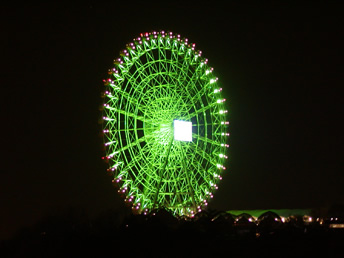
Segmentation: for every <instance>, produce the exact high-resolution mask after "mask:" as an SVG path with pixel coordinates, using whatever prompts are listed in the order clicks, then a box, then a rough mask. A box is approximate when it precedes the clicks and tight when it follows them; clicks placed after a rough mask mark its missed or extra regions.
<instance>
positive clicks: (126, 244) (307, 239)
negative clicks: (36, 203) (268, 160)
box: [1, 211, 344, 257]
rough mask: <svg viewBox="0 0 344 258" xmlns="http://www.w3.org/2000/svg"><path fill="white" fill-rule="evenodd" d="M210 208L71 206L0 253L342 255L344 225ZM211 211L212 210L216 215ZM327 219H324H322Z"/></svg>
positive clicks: (8, 243) (6, 244)
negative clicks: (147, 211)
mask: <svg viewBox="0 0 344 258" xmlns="http://www.w3.org/2000/svg"><path fill="white" fill-rule="evenodd" d="M211 217H213V216H210V214H206V215H204V214H203V215H202V216H200V217H198V218H197V220H195V221H186V220H177V219H175V218H173V217H172V216H170V215H169V214H168V213H166V212H164V211H162V212H158V213H157V214H156V215H155V216H138V215H132V216H127V217H126V218H124V219H122V222H120V223H119V221H120V220H121V218H120V216H119V214H118V213H116V212H110V211H109V212H108V213H106V214H102V216H100V217H98V218H97V219H95V220H89V219H87V217H86V216H85V215H84V214H76V213H75V211H74V213H73V211H71V212H70V213H68V214H65V215H64V217H63V216H51V217H46V218H45V219H44V220H42V221H40V222H39V223H38V224H36V225H35V227H33V228H30V229H26V230H22V231H21V232H20V233H19V234H17V235H16V237H14V238H13V239H11V240H8V241H4V242H2V243H1V253H2V254H3V255H4V256H2V257H82V256H87V257H124V256H125V257H222V256H225V257H315V256H317V257H344V253H343V252H342V246H343V245H342V243H343V237H344V229H338V230H331V229H330V228H329V227H328V226H326V225H319V224H318V223H312V224H305V223H303V222H302V220H297V219H295V218H294V220H290V221H289V222H286V223H278V222H274V220H271V218H270V220H269V218H267V219H265V220H263V219H262V220H260V221H259V223H258V224H255V223H251V222H249V221H248V220H247V219H245V218H244V217H241V218H240V219H238V220H233V218H232V217H228V216H227V217H225V216H219V217H218V218H217V219H215V220H213V221H212V220H211V219H210V218H211ZM215 217H216V216H215ZM325 224H326V223H325Z"/></svg>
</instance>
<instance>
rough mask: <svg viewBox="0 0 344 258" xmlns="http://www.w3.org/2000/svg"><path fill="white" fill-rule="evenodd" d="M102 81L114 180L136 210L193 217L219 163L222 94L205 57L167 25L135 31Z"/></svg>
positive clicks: (223, 138) (223, 140)
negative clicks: (166, 26) (149, 29)
mask: <svg viewBox="0 0 344 258" xmlns="http://www.w3.org/2000/svg"><path fill="white" fill-rule="evenodd" d="M108 74H109V77H108V79H106V80H104V84H105V92H104V104H103V117H102V119H103V135H104V145H105V148H106V151H105V152H106V156H104V157H103V159H105V160H106V161H108V163H109V168H108V171H109V172H110V173H111V174H112V175H113V183H114V184H116V185H117V186H118V189H119V190H118V191H119V192H120V193H121V194H122V195H123V196H124V198H125V202H127V203H129V204H131V205H132V209H133V211H135V212H136V213H140V214H142V213H143V214H147V213H148V212H150V211H152V210H154V209H159V208H165V209H168V210H170V211H171V212H172V213H173V214H174V215H175V216H189V217H193V216H194V215H195V214H196V213H197V212H200V211H201V210H202V209H203V208H205V207H206V206H207V205H208V201H209V199H210V198H213V192H214V191H215V190H216V189H217V188H218V183H219V181H220V180H221V179H222V173H223V171H224V170H225V169H226V168H225V166H224V164H225V159H226V158H227V156H226V150H227V147H228V144H227V137H228V136H229V133H228V132H227V128H228V124H229V122H228V121H226V113H227V110H226V109H225V105H224V102H225V99H224V98H223V97H222V93H221V91H222V88H220V87H219V86H218V78H217V77H216V76H215V75H214V74H213V68H211V67H210V66H209V65H208V59H206V58H203V57H202V52H201V51H197V50H195V44H190V43H189V42H188V39H186V38H181V37H180V35H178V34H174V33H172V32H164V31H159V32H156V31H154V32H150V33H141V35H140V36H139V37H137V38H135V39H134V40H133V41H132V42H131V43H129V44H127V45H126V48H125V49H124V50H123V51H121V52H120V57H119V58H118V59H115V61H114V67H113V68H111V69H110V70H109V72H108Z"/></svg>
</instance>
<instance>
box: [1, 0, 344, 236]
mask: <svg viewBox="0 0 344 258" xmlns="http://www.w3.org/2000/svg"><path fill="white" fill-rule="evenodd" d="M125 2H126V1H120V3H116V1H113V3H112V4H96V3H92V1H91V2H89V3H86V4H82V5H76V4H73V5H70V4H52V3H49V4H40V5H18V6H14V5H13V6H8V7H6V6H5V7H2V8H0V17H1V18H0V19H1V22H0V26H1V27H0V31H1V35H2V37H1V42H0V44H1V66H2V69H1V90H2V94H1V117H2V123H1V125H2V126H1V129H2V137H1V139H2V140H1V146H2V162H1V163H2V164H1V168H0V207H1V212H0V239H2V238H7V237H9V236H11V235H12V234H13V233H14V232H15V231H16V230H17V229H20V228H21V227H23V226H28V225H31V224H32V223H35V222H36V221H38V220H39V219H40V218H41V217H42V216H45V214H48V213H53V212H56V211H59V210H63V209H69V208H71V207H72V208H73V207H74V208H75V207H76V208H77V209H82V210H85V211H86V212H87V213H89V214H91V215H97V214H98V213H100V212H103V211H106V210H108V209H113V210H121V209H122V208H123V206H122V202H121V201H120V199H119V197H118V196H117V193H116V190H115V189H114V188H113V187H112V185H111V179H110V178H109V177H108V176H107V174H106V165H105V164H104V163H103V162H102V160H101V156H102V155H103V154H104V153H103V152H102V148H101V145H102V139H101V138H100V137H99V132H100V130H101V126H100V125H99V124H98V120H99V118H100V116H101V113H100V111H99V110H98V107H99V106H100V105H101V104H102V99H101V98H100V93H101V91H102V90H103V84H102V79H103V78H105V77H106V76H107V69H108V68H110V67H111V66H112V61H113V59H114V58H117V57H118V55H119V51H120V50H122V49H124V47H125V44H126V43H128V42H130V41H131V40H132V39H133V38H134V37H137V36H138V34H139V33H140V32H146V31H152V30H160V29H163V30H170V31H173V32H176V33H179V34H181V35H182V36H183V37H187V38H189V41H190V42H194V43H196V48H197V49H200V50H202V52H203V56H205V57H207V58H208V59H209V64H210V65H211V66H212V67H214V73H216V75H217V76H218V77H219V83H220V84H221V86H222V87H223V89H224V95H225V97H226V98H227V100H228V105H229V120H230V122H231V126H230V132H231V137H230V145H231V148H230V151H229V162H228V165H227V167H228V169H227V171H226V174H225V175H224V176H223V178H224V179H223V181H222V183H221V184H220V186H219V190H218V191H217V192H216V193H215V195H214V199H213V201H212V202H211V203H210V206H211V208H213V209H219V210H229V209H269V208H271V209H272V208H312V207H323V206H328V205H331V204H332V203H336V202H344V187H343V182H344V171H343V162H342V157H343V151H342V148H343V147H342V146H343V129H344V128H343V125H342V124H343V123H342V120H343V94H342V93H343V90H342V88H343V86H344V84H343V82H344V80H343V50H342V48H343V45H344V40H343V26H342V25H343V23H342V22H343V19H342V16H343V14H342V10H343V5H340V4H337V3H336V2H330V3H329V2H326V4H313V3H312V4H309V5H306V4H304V5H301V4H299V5H277V4H267V3H269V1H267V2H265V3H266V4H264V5H249V4H247V5H244V4H240V5H238V4H229V5H227V4H226V5H225V4H224V3H225V2H224V1H222V2H223V3H221V4H217V3H216V2H215V3H214V1H210V2H211V3H210V2H209V3H208V4H200V3H195V4H186V3H185V1H174V2H173V3H170V4H165V5H164V6H159V5H156V4H155V5H150V4H132V5H130V4H124V3H125ZM271 2H274V1H271ZM338 2H339V1H338ZM324 3H325V2H324Z"/></svg>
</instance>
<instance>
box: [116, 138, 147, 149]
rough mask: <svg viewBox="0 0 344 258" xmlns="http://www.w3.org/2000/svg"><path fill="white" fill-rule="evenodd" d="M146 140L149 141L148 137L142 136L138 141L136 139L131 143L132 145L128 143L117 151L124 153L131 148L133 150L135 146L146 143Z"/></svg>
mask: <svg viewBox="0 0 344 258" xmlns="http://www.w3.org/2000/svg"><path fill="white" fill-rule="evenodd" d="M146 140H147V137H146V136H142V137H141V138H138V139H136V140H135V141H133V142H130V143H128V144H127V145H125V146H123V147H121V148H119V149H118V150H117V152H123V151H125V150H127V149H129V148H132V147H134V146H136V145H138V144H140V143H141V142H144V141H146Z"/></svg>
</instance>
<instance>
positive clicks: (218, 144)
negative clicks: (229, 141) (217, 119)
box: [192, 133, 221, 146]
mask: <svg viewBox="0 0 344 258" xmlns="http://www.w3.org/2000/svg"><path fill="white" fill-rule="evenodd" d="M192 137H193V138H196V139H197V140H201V141H203V142H205V143H210V144H212V145H215V146H220V145H221V143H219V142H217V141H214V140H213V139H209V138H208V137H203V136H200V135H199V134H195V133H193V134H192Z"/></svg>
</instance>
